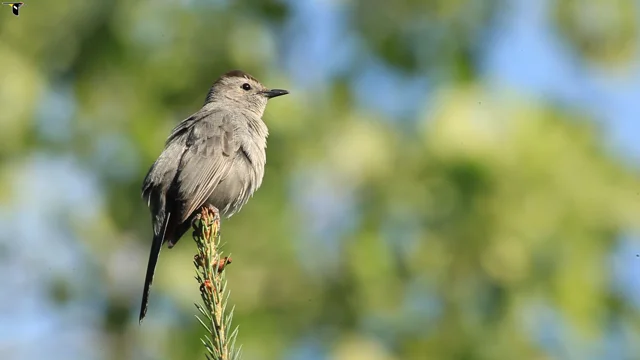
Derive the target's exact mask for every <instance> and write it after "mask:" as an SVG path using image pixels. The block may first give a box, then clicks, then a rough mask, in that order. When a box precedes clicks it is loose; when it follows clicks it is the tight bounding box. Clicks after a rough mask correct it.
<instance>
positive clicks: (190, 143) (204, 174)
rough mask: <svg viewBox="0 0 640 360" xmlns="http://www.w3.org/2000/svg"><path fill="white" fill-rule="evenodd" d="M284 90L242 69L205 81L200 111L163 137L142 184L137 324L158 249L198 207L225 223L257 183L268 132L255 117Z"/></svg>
mask: <svg viewBox="0 0 640 360" xmlns="http://www.w3.org/2000/svg"><path fill="white" fill-rule="evenodd" d="M288 93H289V91H287V90H283V89H268V88H267V87H265V86H264V85H262V84H261V83H260V82H259V81H258V80H257V79H256V78H255V77H253V76H251V75H250V74H248V73H246V72H244V71H242V70H231V71H229V72H226V73H225V74H223V75H221V76H220V77H219V78H218V79H217V80H216V81H215V82H214V83H213V85H212V86H211V88H210V89H209V92H208V93H207V96H206V98H205V102H204V105H203V106H202V108H201V109H200V110H198V111H197V112H196V113H194V114H193V115H191V116H189V117H188V118H186V119H184V120H182V121H181V122H180V123H178V124H177V125H176V126H175V128H173V130H172V131H171V133H170V134H169V136H168V138H167V140H166V142H165V145H164V149H163V151H162V153H161V154H160V155H159V156H158V158H157V159H156V161H155V162H154V163H153V165H151V168H150V169H149V171H148V173H147V175H146V176H145V178H144V180H143V183H142V198H143V199H144V200H145V202H146V203H147V206H148V208H149V210H150V212H151V223H152V228H153V241H152V243H151V251H150V254H149V262H148V264H147V271H146V275H145V280H144V289H143V293H142V303H141V306H140V316H139V322H140V324H142V320H143V319H144V317H145V315H146V313H147V307H148V302H149V292H150V289H151V285H152V283H153V277H154V273H155V269H156V264H157V263H158V258H159V255H160V250H161V249H162V246H163V245H164V244H165V243H167V244H168V245H167V247H168V248H169V249H171V248H173V247H174V246H175V245H176V243H177V242H178V241H179V240H180V238H181V237H182V235H184V233H185V232H186V231H187V230H188V229H189V227H190V226H191V223H192V221H193V219H194V218H195V216H196V214H197V213H198V212H199V210H200V209H202V207H203V206H209V207H213V208H214V209H215V211H216V212H218V214H219V215H220V216H223V217H226V218H229V217H231V216H232V215H233V214H235V213H237V212H238V211H239V210H240V209H241V208H242V207H243V206H244V205H245V204H246V203H247V201H248V200H249V198H251V197H252V196H253V194H254V192H255V191H256V190H257V189H258V188H259V187H260V185H261V184H262V178H263V176H264V171H265V164H266V159H267V158H266V147H267V137H268V135H269V131H268V128H267V125H266V124H265V123H264V121H263V120H262V116H263V114H264V111H265V109H266V106H267V101H268V100H269V99H272V98H275V97H278V96H282V95H286V94H288Z"/></svg>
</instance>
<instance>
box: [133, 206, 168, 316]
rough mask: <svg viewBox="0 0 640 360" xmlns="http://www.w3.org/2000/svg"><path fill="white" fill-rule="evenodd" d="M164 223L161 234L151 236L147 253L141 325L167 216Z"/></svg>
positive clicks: (145, 312) (147, 303)
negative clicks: (149, 249)
mask: <svg viewBox="0 0 640 360" xmlns="http://www.w3.org/2000/svg"><path fill="white" fill-rule="evenodd" d="M170 215H171V214H168V216H167V218H166V219H165V221H164V226H163V229H162V232H160V233H157V234H154V235H153V243H152V244H151V252H150V253H149V263H148V264H147V274H146V275H145V278H144V290H143V293H142V303H141V304H140V318H139V320H138V321H139V322H140V323H142V319H144V317H145V315H146V314H147V306H148V305H149V291H150V290H151V284H152V283H153V274H154V273H155V271H156V264H157V263H158V257H160V250H161V249H162V244H163V243H164V237H165V232H166V230H167V224H168V223H169V216H170Z"/></svg>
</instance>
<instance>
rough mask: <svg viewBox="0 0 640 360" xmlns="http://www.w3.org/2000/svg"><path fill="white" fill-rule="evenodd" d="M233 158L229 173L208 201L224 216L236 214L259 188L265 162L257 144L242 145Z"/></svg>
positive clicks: (263, 152)
mask: <svg viewBox="0 0 640 360" xmlns="http://www.w3.org/2000/svg"><path fill="white" fill-rule="evenodd" d="M233 156H234V159H233V165H232V166H231V168H230V170H229V173H228V174H227V176H225V177H224V178H223V179H222V180H221V181H220V183H218V185H217V186H216V188H215V189H214V191H213V192H212V193H211V196H209V199H208V202H209V203H210V204H211V205H213V206H215V207H216V208H218V210H220V212H221V213H222V214H223V215H225V216H231V215H233V214H234V213H236V212H238V211H239V210H240V209H241V208H242V206H244V204H246V203H247V201H249V199H250V198H251V196H252V195H253V193H254V192H255V191H256V190H257V189H258V188H259V187H260V185H261V184H262V178H263V176H264V166H265V162H266V156H265V150H264V148H260V146H259V145H258V144H244V145H243V146H241V147H240V149H238V151H237V152H236V154H234V155H233Z"/></svg>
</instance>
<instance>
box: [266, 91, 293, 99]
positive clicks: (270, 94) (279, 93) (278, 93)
mask: <svg viewBox="0 0 640 360" xmlns="http://www.w3.org/2000/svg"><path fill="white" fill-rule="evenodd" d="M262 93H263V94H264V96H266V97H267V98H268V99H271V98H274V97H278V96H282V95H287V94H288V93H289V92H288V91H287V90H282V89H271V90H265V91H263V92H262Z"/></svg>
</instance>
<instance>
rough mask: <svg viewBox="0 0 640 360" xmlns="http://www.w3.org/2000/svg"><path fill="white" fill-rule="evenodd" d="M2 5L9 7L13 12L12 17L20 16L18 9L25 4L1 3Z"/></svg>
mask: <svg viewBox="0 0 640 360" xmlns="http://www.w3.org/2000/svg"><path fill="white" fill-rule="evenodd" d="M2 5H9V6H11V11H12V12H13V15H15V16H20V8H21V7H22V6H24V5H25V4H24V3H23V2H3V3H2Z"/></svg>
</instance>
